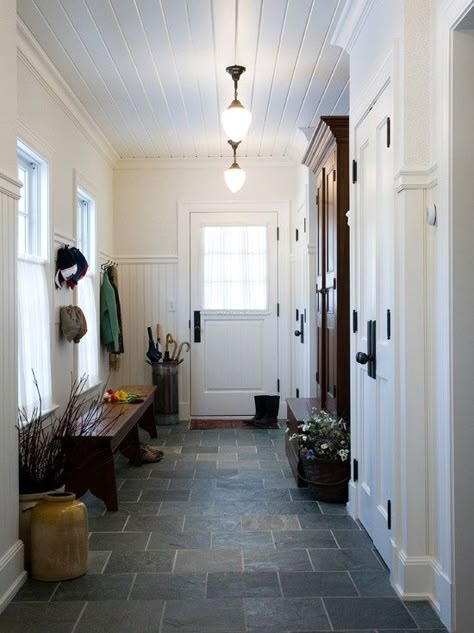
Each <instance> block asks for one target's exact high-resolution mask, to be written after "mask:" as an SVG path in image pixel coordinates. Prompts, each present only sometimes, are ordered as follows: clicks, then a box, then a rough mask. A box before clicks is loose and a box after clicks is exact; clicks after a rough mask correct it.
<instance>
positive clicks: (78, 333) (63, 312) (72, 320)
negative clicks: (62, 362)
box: [59, 305, 87, 343]
mask: <svg viewBox="0 0 474 633" xmlns="http://www.w3.org/2000/svg"><path fill="white" fill-rule="evenodd" d="M59 317H60V322H61V331H62V333H63V335H64V337H65V338H66V339H67V340H68V341H69V342H71V341H74V343H79V341H80V340H81V338H82V337H83V336H84V334H85V333H86V332H87V321H86V317H85V316H84V312H83V311H82V310H81V308H79V306H72V305H70V306H62V307H61V309H60V311H59Z"/></svg>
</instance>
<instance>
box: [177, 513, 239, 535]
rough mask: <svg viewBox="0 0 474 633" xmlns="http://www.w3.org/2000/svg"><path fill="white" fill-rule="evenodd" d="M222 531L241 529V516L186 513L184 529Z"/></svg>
mask: <svg viewBox="0 0 474 633" xmlns="http://www.w3.org/2000/svg"><path fill="white" fill-rule="evenodd" d="M218 530H219V531H222V532H230V531H233V530H240V517H239V516H191V515H186V519H185V521H184V531H185V532H190V531H218Z"/></svg>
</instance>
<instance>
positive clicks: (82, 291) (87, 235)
mask: <svg viewBox="0 0 474 633" xmlns="http://www.w3.org/2000/svg"><path fill="white" fill-rule="evenodd" d="M76 219H77V245H78V248H79V249H80V250H81V251H82V253H83V255H84V257H85V258H86V259H87V262H88V264H89V268H88V270H87V274H86V276H85V277H84V278H83V279H81V280H80V281H79V283H78V284H77V305H78V306H79V307H80V308H81V309H82V311H83V312H84V316H85V317H86V321H87V334H86V335H85V336H84V337H83V338H82V339H81V341H80V342H79V344H78V346H77V347H78V353H77V369H78V375H79V376H83V375H87V379H88V380H87V385H88V386H93V385H95V384H97V383H98V382H99V346H98V336H97V307H96V278H97V277H96V270H95V250H96V236H95V203H94V199H93V198H92V197H91V196H90V195H89V194H88V193H86V191H84V190H83V189H78V190H77V206H76Z"/></svg>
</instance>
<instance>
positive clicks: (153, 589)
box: [130, 573, 206, 600]
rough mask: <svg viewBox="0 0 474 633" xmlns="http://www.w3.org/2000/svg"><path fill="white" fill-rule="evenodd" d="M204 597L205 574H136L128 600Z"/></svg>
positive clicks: (194, 598)
mask: <svg viewBox="0 0 474 633" xmlns="http://www.w3.org/2000/svg"><path fill="white" fill-rule="evenodd" d="M205 597H206V574H169V573H168V574H137V577H136V580H135V583H134V585H133V589H132V593H131V595H130V600H157V599H160V600H184V599H185V598H187V599H193V600H196V599H200V598H205Z"/></svg>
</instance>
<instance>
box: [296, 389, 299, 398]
mask: <svg viewBox="0 0 474 633" xmlns="http://www.w3.org/2000/svg"><path fill="white" fill-rule="evenodd" d="M296 397H297V398H299V397H300V390H299V389H298V387H297V388H296Z"/></svg>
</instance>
